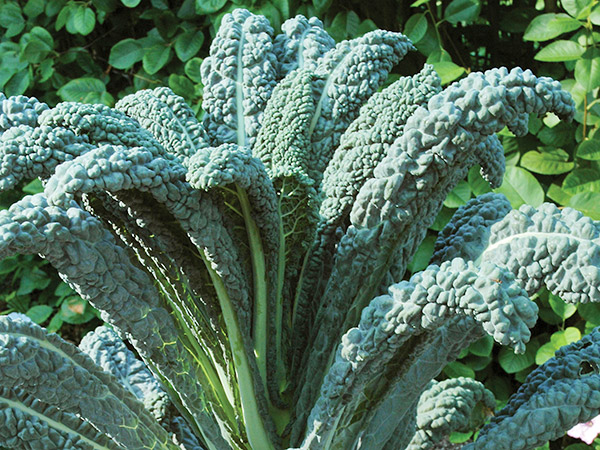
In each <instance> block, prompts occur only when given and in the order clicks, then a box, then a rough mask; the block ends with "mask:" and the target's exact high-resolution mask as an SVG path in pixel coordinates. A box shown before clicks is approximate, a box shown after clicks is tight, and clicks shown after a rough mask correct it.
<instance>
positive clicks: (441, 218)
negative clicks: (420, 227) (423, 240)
mask: <svg viewBox="0 0 600 450" xmlns="http://www.w3.org/2000/svg"><path fill="white" fill-rule="evenodd" d="M454 211H455V210H454V209H450V208H446V207H445V206H443V207H442V210H441V211H440V212H439V213H438V215H437V216H436V218H435V221H434V222H433V224H432V225H431V226H430V227H429V228H431V229H432V230H434V231H441V230H442V228H444V227H445V226H446V225H447V224H448V222H450V219H452V216H453V215H454Z"/></svg>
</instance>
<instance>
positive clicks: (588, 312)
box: [577, 303, 600, 324]
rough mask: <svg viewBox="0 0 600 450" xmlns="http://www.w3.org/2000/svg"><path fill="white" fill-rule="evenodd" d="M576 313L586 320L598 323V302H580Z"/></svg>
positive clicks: (599, 305) (599, 311)
mask: <svg viewBox="0 0 600 450" xmlns="http://www.w3.org/2000/svg"><path fill="white" fill-rule="evenodd" d="M577 313H578V314H579V315H580V316H581V317H582V318H583V319H584V320H587V321H588V322H592V323H594V324H600V304H599V303H580V304H579V305H577Z"/></svg>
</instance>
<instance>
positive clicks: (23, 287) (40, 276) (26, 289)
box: [17, 267, 52, 295]
mask: <svg viewBox="0 0 600 450" xmlns="http://www.w3.org/2000/svg"><path fill="white" fill-rule="evenodd" d="M51 281H52V279H51V278H50V277H49V276H48V274H47V273H46V272H44V271H43V270H41V269H40V268H38V267H34V268H33V269H32V270H27V271H23V276H22V277H21V280H20V282H19V289H18V290H17V295H26V294H30V293H32V292H33V291H35V290H38V289H39V290H41V289H46V288H47V287H48V285H49V284H50V282H51Z"/></svg>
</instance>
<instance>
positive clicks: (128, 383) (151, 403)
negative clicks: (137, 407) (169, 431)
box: [79, 326, 170, 421]
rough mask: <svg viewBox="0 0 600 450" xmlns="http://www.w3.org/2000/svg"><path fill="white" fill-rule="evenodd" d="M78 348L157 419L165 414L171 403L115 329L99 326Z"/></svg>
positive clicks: (160, 418) (86, 336)
mask: <svg viewBox="0 0 600 450" xmlns="http://www.w3.org/2000/svg"><path fill="white" fill-rule="evenodd" d="M79 349H80V350H81V351H82V352H84V353H85V354H87V355H88V356H89V357H90V358H92V361H94V363H96V364H97V365H98V366H100V367H102V369H104V371H105V372H108V373H110V374H113V375H114V376H115V377H116V378H117V380H119V383H121V384H122V385H123V386H124V387H125V388H126V389H127V390H129V391H130V392H131V393H132V394H133V395H135V396H136V397H137V398H138V399H139V400H140V401H141V402H143V403H144V407H145V408H146V409H147V410H148V411H149V412H150V413H151V414H152V415H153V416H154V418H155V419H156V420H157V421H161V420H163V419H164V418H165V417H166V416H167V414H168V408H169V405H170V400H169V397H168V395H167V392H166V391H165V390H164V389H163V388H162V387H161V385H160V383H159V382H158V380H157V379H156V378H154V376H153V375H152V373H151V372H150V371H149V370H148V368H147V367H146V365H145V364H144V363H142V362H141V361H140V360H139V359H137V358H136V357H135V355H134V354H133V352H132V351H131V350H129V349H128V348H127V346H126V345H125V343H124V342H123V341H122V340H121V339H120V338H119V336H118V335H117V333H116V332H115V331H113V330H111V329H110V328H108V327H106V326H102V327H98V328H96V330H94V331H93V332H91V333H88V334H86V335H85V336H84V337H83V339H82V340H81V342H80V343H79Z"/></svg>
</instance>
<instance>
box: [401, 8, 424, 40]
mask: <svg viewBox="0 0 600 450" xmlns="http://www.w3.org/2000/svg"><path fill="white" fill-rule="evenodd" d="M425 33H427V17H425V14H421V13H419V14H414V15H412V16H410V18H409V19H408V20H407V21H406V25H405V26H404V34H406V36H408V38H409V39H410V40H411V42H412V43H413V44H416V43H417V42H419V41H420V40H421V39H423V36H425Z"/></svg>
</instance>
